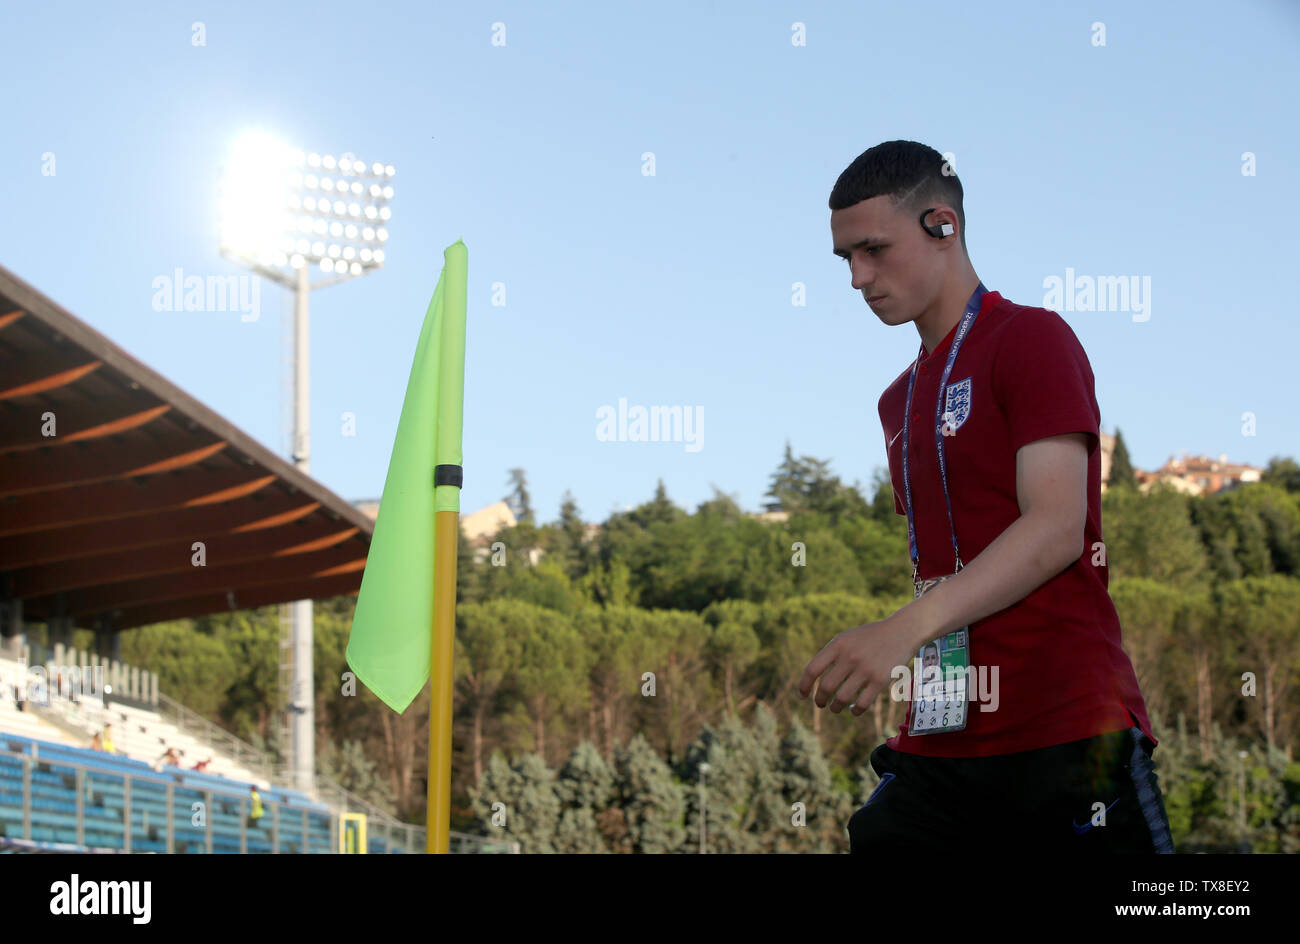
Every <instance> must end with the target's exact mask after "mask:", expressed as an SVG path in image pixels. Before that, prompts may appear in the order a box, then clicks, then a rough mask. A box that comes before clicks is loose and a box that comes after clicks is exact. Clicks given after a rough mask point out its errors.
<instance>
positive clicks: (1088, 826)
mask: <svg viewBox="0 0 1300 944" xmlns="http://www.w3.org/2000/svg"><path fill="white" fill-rule="evenodd" d="M1118 802H1119V800H1118V799H1116V800H1115V803H1118ZM1115 803H1112V804H1111V805H1110V806H1108V807H1106V812H1107V813H1109V812H1110V811H1111V810H1113V809H1114V808H1115ZM1070 825H1071V826H1073V827H1074V831H1075V833H1076V834H1078V835H1080V836H1082V835H1083V834H1084V833H1086V832H1087V831H1088V830H1090V829H1092V827H1093V825H1094V824H1093V822H1092V819H1091V818H1089V820H1088V822H1087V823H1086V824H1085V825H1083V826H1080V825H1079V824H1078V823H1076V822H1075V821H1074V817H1073V816H1071V817H1070Z"/></svg>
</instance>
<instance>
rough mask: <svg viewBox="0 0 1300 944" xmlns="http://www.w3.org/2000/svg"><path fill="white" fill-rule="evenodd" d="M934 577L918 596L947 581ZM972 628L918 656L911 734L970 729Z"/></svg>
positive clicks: (940, 640)
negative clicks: (968, 724) (967, 719)
mask: <svg viewBox="0 0 1300 944" xmlns="http://www.w3.org/2000/svg"><path fill="white" fill-rule="evenodd" d="M946 579H947V577H939V578H931V579H929V580H925V581H922V582H921V583H920V584H919V585H918V586H917V587H916V596H918V597H920V596H922V595H924V594H925V592H926V591H927V590H929V589H930V588H931V587H934V586H936V585H938V584H939V583H941V582H942V581H943V580H946ZM968 630H969V627H967V628H963V629H958V630H954V631H953V632H951V633H945V634H944V635H942V636H940V637H939V638H938V639H935V640H933V641H931V642H928V643H926V644H925V645H924V646H922V647H921V648H920V650H919V651H918V652H917V654H916V664H917V671H916V672H914V673H913V675H912V723H911V725H910V727H909V728H908V732H907V733H908V734H910V735H913V736H915V735H918V734H941V733H944V732H947V731H961V730H963V729H964V728H965V727H966V707H967V705H968V704H969V703H970V702H969V697H968V695H969V693H968V692H967V686H968V685H969V681H970V673H968V672H967V671H966V667H967V666H968V665H969V664H970V646H969V642H968V641H969V638H970V636H969V632H968Z"/></svg>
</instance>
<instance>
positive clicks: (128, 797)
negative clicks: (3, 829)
mask: <svg viewBox="0 0 1300 944" xmlns="http://www.w3.org/2000/svg"><path fill="white" fill-rule="evenodd" d="M0 756H3V757H8V758H11V759H14V760H17V761H19V762H20V764H21V766H22V835H21V836H9V837H7V838H10V839H18V838H21V839H23V840H24V841H28V842H30V841H33V830H34V829H42V830H49V831H50V833H51V834H53V833H54V830H55V829H61V830H63V831H64V832H67V831H68V830H70V829H75V842H76V844H77V845H79V846H84V847H89V848H91V849H92V850H107V851H120V852H133V851H145V850H144V849H143V846H144V845H145V844H149V845H153V844H160V845H161V850H157V851H162V852H168V853H171V852H177V851H185V850H188V851H196V850H197V851H201V852H207V853H211V852H212V851H213V848H214V846H215V845H217V844H220V845H222V846H224V847H226V848H227V849H228V850H229V851H234V847H235V844H236V842H237V843H238V851H239V852H241V853H245V852H247V851H248V850H249V843H250V839H251V840H252V841H253V842H254V843H256V842H257V841H259V839H260V840H261V841H263V842H266V843H269V845H270V851H271V853H272V854H276V853H281V852H282V851H283V850H282V846H283V845H284V841H285V840H287V841H291V842H294V843H298V842H300V843H301V844H300V845H298V847H297V848H298V849H300V850H302V851H309V850H313V848H314V850H315V851H317V852H329V853H332V852H335V851H336V849H335V844H334V837H335V835H336V826H335V821H334V817H333V816H332V815H330V814H326V813H323V812H316V813H313V812H312V811H310V810H305V809H295V808H292V807H288V806H286V805H284V804H282V803H278V802H276V801H275V800H269V799H268V800H265V801H263V809H264V811H265V813H264V816H263V817H262V819H261V820H258V821H257V822H256V824H255V825H252V826H250V825H249V816H248V813H249V806H248V804H249V798H248V797H247V796H246V795H244V794H242V793H238V792H234V791H223V790H214V789H212V788H211V787H200V786H198V785H195V786H187V785H185V784H178V783H177V782H176V781H175V778H173V777H167V776H165V775H154V774H135V773H131V772H130V771H127V770H112V769H105V768H104V767H102V766H92V765H90V764H86V763H80V762H78V761H75V760H71V759H65V758H63V757H57V756H56V757H53V758H51V757H48V756H46V757H42V756H40V752H39V750H38V748H37V745H35V744H33V745H31V753H27V752H26V751H14V750H9V749H5V750H0ZM35 772H40V773H53V774H57V775H60V776H62V777H63V778H64V782H65V784H67V778H68V777H69V776H71V779H72V782H71V783H70V784H67V786H68V788H70V789H71V790H72V791H73V792H74V794H75V820H74V825H72V826H69V825H68V824H67V823H66V822H63V823H60V824H58V825H54V824H48V825H47V824H41V823H34V822H33V820H34V819H47V818H49V819H53V818H54V817H66V815H67V814H66V813H62V814H61V813H58V812H55V811H43V810H36V809H35V808H34V805H35V803H36V797H35V791H34V788H33V779H32V775H33V773H35ZM119 784H120V787H121V808H120V809H119V808H118V807H117V806H116V805H109V804H105V803H103V802H102V799H103V796H102V793H101V791H104V790H105V789H106V788H109V787H114V786H117V785H119ZM177 793H183V794H188V795H190V796H191V797H192V798H193V799H194V803H199V802H201V803H202V804H203V813H204V815H203V817H202V820H201V825H196V824H195V822H194V818H195V816H194V813H195V811H194V807H193V805H192V804H183V805H182V807H181V811H180V813H179V814H178V813H177V802H176V800H177ZM146 800H147V801H151V802H150V805H152V806H155V807H156V806H157V805H158V804H159V803H162V805H163V812H162V814H161V821H158V820H154V822H153V823H152V824H151V823H150V819H151V818H152V817H156V816H158V815H159V814H158V813H157V811H156V809H155V810H150V809H148V808H147V807H146ZM92 801H99V802H92ZM65 802H66V801H65ZM218 804H229V805H232V806H236V807H237V809H238V814H237V815H238V819H239V829H238V832H237V833H236V832H235V830H233V829H232V828H231V827H229V826H219V825H218V824H217V815H218V806H217V805H218ZM87 812H94V813H98V814H99V815H97V816H95V818H94V819H95V821H94V822H89V823H88V822H87ZM114 814H116V815H114ZM221 815H230V814H221ZM313 816H314V817H315V818H316V819H317V823H316V825H317V831H316V832H315V835H314V837H313V831H312V829H311V825H312V818H313ZM325 816H329V820H330V821H329V823H328V825H327V826H326V824H324V823H322V822H321V821H320V820H321V818H322V817H325ZM263 820H264V821H265V822H266V823H267V824H269V825H262V821H263ZM322 827H324V828H322ZM116 833H120V837H118V836H115V835H113V834H116ZM178 833H179V834H180V835H179V836H178ZM326 836H328V839H327V838H326ZM92 837H93V838H94V839H95V840H97V841H95V842H91V841H89V840H90V839H91V838H92ZM108 837H111V838H116V839H118V842H117V843H116V844H109V845H103V844H101V841H102V840H103V839H105V838H108ZM313 838H314V840H315V841H314V843H313ZM40 841H44V842H61V841H66V837H65V838H64V839H62V840H59V839H53V838H51V839H46V840H40ZM182 846H183V847H184V849H181V848H180V847H182Z"/></svg>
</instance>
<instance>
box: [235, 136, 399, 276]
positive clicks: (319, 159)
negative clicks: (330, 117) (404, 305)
mask: <svg viewBox="0 0 1300 944" xmlns="http://www.w3.org/2000/svg"><path fill="white" fill-rule="evenodd" d="M394 174H395V170H394V168H393V165H391V164H381V163H379V162H378V161H376V162H374V163H373V164H367V163H366V162H365V161H362V160H361V159H359V158H357V157H355V156H353V155H352V154H344V155H343V156H342V157H337V158H336V157H335V156H334V155H332V154H324V155H322V154H316V153H311V154H304V153H303V152H302V151H300V150H296V149H294V148H291V147H289V146H288V145H286V144H285V143H283V142H282V141H280V140H279V139H277V138H275V137H273V136H272V135H270V134H267V133H265V132H250V133H247V134H244V135H241V136H240V137H239V138H238V139H237V140H236V141H235V144H234V147H233V149H232V151H231V155H230V160H229V162H228V164H227V165H226V171H225V175H224V177H223V179H222V184H221V254H222V255H223V256H225V257H226V258H228V259H230V260H231V261H232V262H236V263H238V264H240V265H243V266H246V267H248V268H250V269H253V270H254V271H255V272H257V273H258V274H259V275H261V276H263V277H265V278H269V279H272V280H274V281H276V282H279V283H280V284H282V285H285V286H287V287H289V288H292V289H297V287H298V282H299V281H300V280H299V278H298V274H297V272H296V271H295V270H298V269H302V268H304V267H311V266H319V267H320V268H321V269H322V270H323V271H326V272H329V271H331V270H332V271H333V277H332V278H328V279H325V280H323V281H321V282H317V283H315V284H312V285H310V286H309V288H312V289H315V288H323V287H324V286H325V285H332V284H334V283H335V282H341V281H345V280H347V279H353V278H356V277H357V276H359V275H365V274H367V273H368V272H370V271H371V270H373V269H378V268H380V267H382V266H383V254H382V253H380V255H379V258H378V259H376V258H375V250H376V249H380V248H382V247H381V246H380V243H382V242H383V241H384V239H386V238H387V235H388V234H387V231H386V230H385V229H382V228H381V229H379V230H378V231H376V230H374V229H373V228H371V227H365V228H362V229H358V227H357V226H356V221H357V220H359V219H365V220H374V221H383V222H384V223H387V222H388V221H389V220H390V219H391V218H392V212H393V211H392V208H391V206H389V203H390V201H391V200H392V199H393V192H394V191H393V185H392V183H391V182H390V181H391V180H392V178H393V176H394ZM380 233H382V234H383V235H382V236H380V235H379V234H380ZM299 234H312V235H322V236H323V235H328V236H330V237H331V238H332V240H333V242H332V243H322V242H321V241H319V240H316V241H312V242H310V243H309V244H308V246H307V248H306V249H305V250H301V249H299V250H297V251H293V252H291V251H289V250H286V248H285V238H286V237H289V238H290V239H292V238H293V237H296V236H297V235H299ZM330 245H337V246H338V247H339V251H342V249H343V248H344V247H347V246H350V247H351V248H352V251H353V255H355V256H359V255H360V251H361V250H362V249H369V250H370V252H368V253H367V254H366V257H365V261H361V262H358V264H357V265H356V266H347V267H340V266H337V265H334V264H332V263H331V264H330V265H328V266H326V265H325V261H326V260H327V259H335V258H337V256H333V255H331V254H330V251H329V246H330Z"/></svg>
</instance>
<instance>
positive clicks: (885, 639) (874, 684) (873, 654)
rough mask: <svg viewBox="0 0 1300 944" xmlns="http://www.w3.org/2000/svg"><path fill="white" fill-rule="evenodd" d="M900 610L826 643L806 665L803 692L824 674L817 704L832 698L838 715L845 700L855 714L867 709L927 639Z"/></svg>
mask: <svg viewBox="0 0 1300 944" xmlns="http://www.w3.org/2000/svg"><path fill="white" fill-rule="evenodd" d="M902 613H903V611H902V610H899V611H898V612H897V613H895V614H894V615H893V616H891V617H889V618H887V619H883V620H878V621H877V622H874V623H863V624H862V625H861V626H855V627H853V628H852V629H846V630H845V631H844V632H842V633H840V634H839V635H838V636H836V637H835V638H834V639H832V640H831V641H830V642H829V643H827V644H826V647H825V648H824V649H822V651H821V652H819V653H817V655H815V656H814V657H813V660H812V661H811V662H809V663H808V667H807V668H805V669H804V670H803V676H802V677H801V678H800V679H799V697H800V698H807V697H808V693H809V692H810V691H811V690H812V686H813V683H814V682H816V681H817V679H818V677H821V684H820V685H819V686H818V688H817V697H816V699H815V700H816V702H817V707H819V708H825V707H826V705H827V703H828V702H829V703H830V708H831V711H833V712H836V713H837V714H838V713H839V712H840V711H843V710H844V707H845V706H846V705H852V706H853V708H852V712H853V714H854V716H855V717H856V716H857V715H860V714H862V713H863V712H865V711H866V710H867V708H868V707H869V706H870V705H871V703H872V701H873V700H874V699H875V698H876V696H877V695H879V694H880V693H881V692H883V691H884V690H885V689H886V688H887V687H888V686H889V683H890V681H891V680H892V678H893V671H894V669H895V667H897V666H909V667H910V664H911V659H912V656H914V655H915V654H916V650H917V649H918V648H920V646H921V643H922V642H924V641H925V640H921V639H917V638H916V637H917V627H916V626H915V625H914V624H913V623H911V622H910V621H909V620H907V619H905V618H902ZM909 671H910V668H909ZM823 673H825V675H824V676H823V675H822V674H823Z"/></svg>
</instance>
